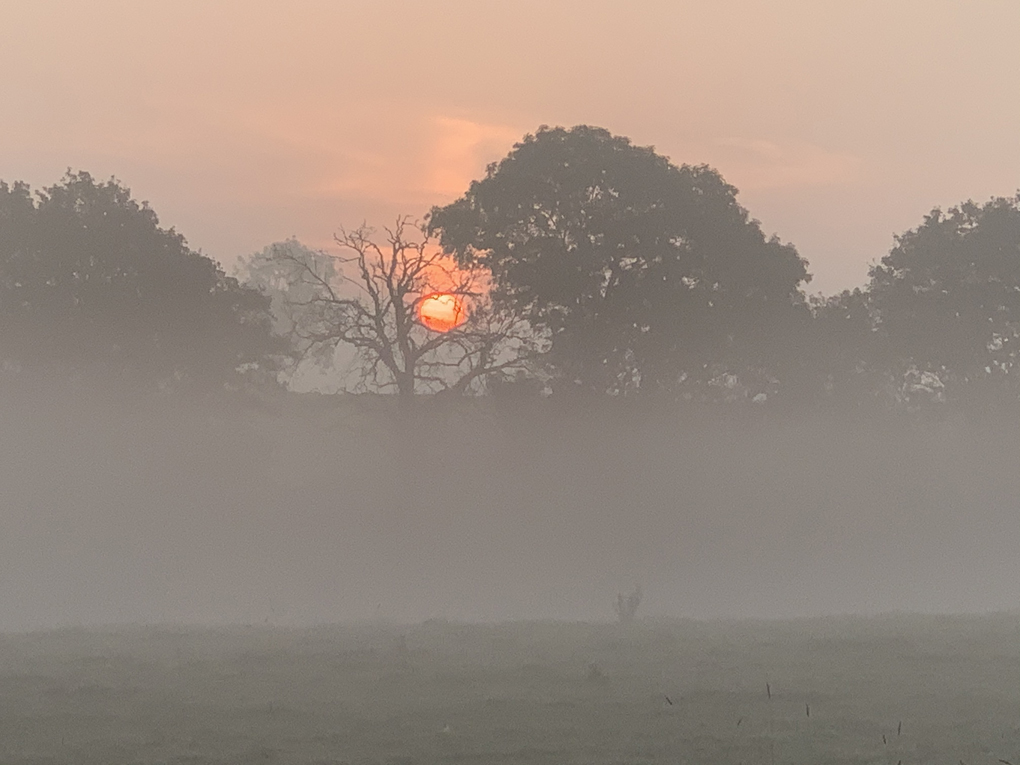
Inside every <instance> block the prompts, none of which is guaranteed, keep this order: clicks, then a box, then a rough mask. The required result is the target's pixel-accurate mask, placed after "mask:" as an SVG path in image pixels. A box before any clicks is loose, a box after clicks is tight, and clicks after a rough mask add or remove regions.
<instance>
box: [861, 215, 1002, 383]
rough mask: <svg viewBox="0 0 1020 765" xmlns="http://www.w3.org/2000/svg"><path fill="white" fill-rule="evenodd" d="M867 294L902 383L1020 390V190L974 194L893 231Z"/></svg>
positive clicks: (873, 270) (895, 371)
mask: <svg viewBox="0 0 1020 765" xmlns="http://www.w3.org/2000/svg"><path fill="white" fill-rule="evenodd" d="M870 276H871V281H870V284H869V287H868V296H869V300H870V302H871V305H872V306H873V308H874V311H875V314H876V317H877V324H878V329H879V331H880V334H881V337H882V339H883V340H884V341H885V343H887V347H888V350H887V353H888V356H889V360H890V362H891V364H892V365H893V370H892V371H893V372H894V374H895V375H896V376H897V378H899V379H900V381H901V385H902V386H903V387H904V392H905V393H907V394H909V393H910V392H911V391H913V392H914V393H915V394H917V393H920V394H926V395H929V396H935V397H938V398H946V397H948V398H950V399H952V398H956V397H958V396H960V395H961V394H962V393H963V391H968V395H969V396H970V397H972V398H973V397H982V398H984V397H985V396H992V397H993V398H1000V397H1002V396H1006V397H1007V398H1009V399H1011V400H1013V401H1014V402H1015V400H1016V398H1017V394H1018V393H1020V384H1018V382H1017V378H1018V375H1020V195H1017V196H1015V197H1012V198H997V199H992V200H990V201H989V202H987V203H985V204H983V205H977V204H975V203H974V202H967V203H965V204H962V205H959V206H957V207H953V208H951V209H949V210H948V211H946V212H943V211H942V210H940V209H935V210H933V211H932V212H931V213H930V214H929V215H928V216H926V217H925V219H924V222H923V223H922V224H921V225H920V226H918V227H917V228H915V229H911V230H909V231H907V232H906V233H904V234H902V235H901V236H899V237H897V240H896V245H895V247H893V249H892V250H891V251H890V252H889V254H888V255H886V256H885V257H884V258H882V260H881V262H880V263H879V264H877V265H876V266H874V267H873V268H872V269H871V274H870Z"/></svg>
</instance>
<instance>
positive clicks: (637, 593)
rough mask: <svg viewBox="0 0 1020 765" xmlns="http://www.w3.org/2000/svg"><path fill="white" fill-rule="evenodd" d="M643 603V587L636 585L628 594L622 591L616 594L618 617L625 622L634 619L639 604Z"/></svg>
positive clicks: (615, 607)
mask: <svg viewBox="0 0 1020 765" xmlns="http://www.w3.org/2000/svg"><path fill="white" fill-rule="evenodd" d="M640 605H641V588H640V587H635V588H634V589H633V590H632V591H631V592H630V593H629V594H628V595H624V594H623V593H622V592H621V593H618V594H617V596H616V605H615V606H614V609H615V611H616V618H617V619H618V620H619V621H620V622H621V623H623V624H627V623H630V622H632V621H634V618H635V617H636V616H637V610H638V606H640Z"/></svg>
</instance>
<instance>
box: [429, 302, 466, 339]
mask: <svg viewBox="0 0 1020 765" xmlns="http://www.w3.org/2000/svg"><path fill="white" fill-rule="evenodd" d="M418 319H419V320H420V321H421V323H422V324H424V325H425V326H426V327H428V328H429V329H431V330H433V331H435V332H449V331H450V330H451V329H455V328H457V327H459V326H460V325H461V324H463V323H464V322H465V321H467V311H465V310H464V301H463V300H462V299H461V298H460V297H459V296H458V295H454V294H451V293H449V292H433V293H432V294H431V295H428V296H426V297H425V298H423V299H422V301H421V302H420V303H419V304H418Z"/></svg>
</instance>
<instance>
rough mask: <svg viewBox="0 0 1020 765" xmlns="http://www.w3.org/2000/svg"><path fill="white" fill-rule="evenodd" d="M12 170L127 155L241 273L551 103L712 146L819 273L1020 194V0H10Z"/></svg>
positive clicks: (2, 160)
mask: <svg viewBox="0 0 1020 765" xmlns="http://www.w3.org/2000/svg"><path fill="white" fill-rule="evenodd" d="M0 17H3V19H4V24H3V26H4V30H5V34H4V41H3V44H2V45H0V179H3V180H6V181H8V182H10V181H14V180H24V181H27V182H28V183H30V184H31V185H32V186H33V187H34V188H39V187H43V186H48V185H51V184H53V183H55V182H57V181H58V180H59V179H60V177H61V176H62V175H63V173H64V172H65V171H66V170H67V169H68V168H72V169H74V170H86V171H88V172H90V173H92V174H93V175H94V176H96V177H99V178H109V177H111V176H115V177H116V178H117V179H119V180H120V181H121V182H122V183H124V184H125V185H126V186H128V187H129V188H130V189H131V190H132V192H133V195H134V196H135V197H136V198H138V199H143V200H147V201H148V202H149V203H150V204H151V205H152V207H153V208H154V209H155V210H156V212H157V213H158V215H159V216H160V220H161V222H162V223H163V224H164V225H167V226H173V227H175V228H176V229H177V230H178V231H179V232H180V233H182V234H184V236H185V237H186V238H187V239H188V242H189V243H190V244H191V246H192V247H195V248H197V249H200V250H201V251H202V252H204V253H205V254H207V255H209V256H211V257H213V258H215V259H216V260H219V261H220V262H222V263H223V264H224V265H225V267H227V269H228V270H230V269H231V268H232V267H233V264H234V263H235V262H236V259H237V257H238V256H241V255H247V254H250V253H252V252H255V251H257V250H260V249H261V248H263V247H264V246H266V245H268V244H270V243H271V242H274V241H280V240H282V239H285V238H287V237H290V236H296V237H298V238H299V239H300V240H301V241H303V242H305V243H306V244H309V245H311V246H314V247H323V248H326V249H327V250H328V249H329V248H330V245H331V242H332V234H333V232H334V231H336V229H337V228H338V227H339V226H341V225H343V226H347V227H353V226H357V225H359V224H361V223H368V224H369V225H373V226H376V227H381V226H383V225H386V224H388V223H390V222H392V221H393V220H394V219H395V218H396V216H397V215H403V214H406V215H411V216H421V215H423V214H424V213H426V212H427V211H428V209H429V208H430V207H431V206H432V205H435V204H445V203H447V202H450V201H452V200H454V199H455V198H457V197H458V196H460V195H461V194H462V193H463V192H464V191H465V190H466V189H467V187H468V184H469V183H470V181H471V180H472V179H476V178H479V177H481V176H482V174H483V173H484V170H485V167H486V165H487V164H488V163H490V162H494V161H498V160H499V159H501V158H502V157H504V156H505V155H506V154H507V153H508V152H509V151H510V149H511V148H512V146H513V144H514V143H515V142H516V141H518V140H520V139H521V138H522V137H523V136H524V135H525V134H527V133H530V132H534V131H535V130H536V129H537V128H538V127H539V126H540V125H563V126H573V125H577V124H588V125H597V126H600V127H604V128H607V129H609V130H610V131H612V132H613V133H616V134H619V135H625V136H628V137H629V138H630V139H631V140H632V141H633V142H634V143H636V144H638V145H651V146H654V147H655V148H656V150H657V151H659V152H660V153H662V154H665V155H667V156H668V157H670V158H671V159H672V161H673V162H675V163H676V164H684V163H688V164H702V163H707V164H709V165H711V166H713V167H715V168H716V169H717V170H719V171H720V172H721V173H722V175H723V176H724V177H725V178H726V179H727V181H729V182H730V183H732V184H733V185H735V186H736V187H737V188H738V189H739V190H740V195H739V199H740V201H741V203H742V204H743V205H744V206H745V207H747V208H748V209H749V211H750V213H751V215H752V216H753V217H754V218H757V219H758V220H760V221H761V223H762V226H763V228H764V230H765V231H766V233H767V234H776V235H778V236H779V237H780V238H781V239H782V240H783V241H786V242H791V243H793V244H794V245H796V247H797V248H798V250H799V252H800V253H801V255H802V256H804V257H806V258H807V259H808V261H809V262H810V271H811V273H812V274H813V275H814V279H813V281H812V282H811V284H810V285H808V288H807V289H808V292H810V293H812V294H814V293H819V292H821V293H824V294H831V293H833V292H836V291H838V290H841V289H844V288H848V287H853V286H858V285H863V284H864V283H865V281H866V279H867V269H868V265H869V264H870V263H873V262H875V261H877V260H878V259H880V258H881V257H882V256H883V255H884V254H886V253H887V252H888V250H889V249H890V247H891V246H892V245H893V244H894V235H895V234H899V233H903V232H904V231H906V230H908V229H910V228H913V227H916V226H917V225H919V224H920V223H921V222H922V220H923V217H924V215H925V214H926V213H928V212H929V211H930V210H931V209H932V208H934V207H936V206H940V207H943V208H945V207H949V206H952V205H954V204H958V203H960V202H963V201H965V200H967V199H974V200H976V201H983V200H987V199H988V198H990V197H992V196H1005V195H1013V194H1015V193H1017V190H1018V189H1020V45H1017V42H1016V41H1017V36H1018V33H1020V2H1016V0H919V1H917V2H915V1H914V0H881V1H880V2H873V1H872V0H853V1H852V2H845V1H839V2H836V1H832V2H830V1H829V0H767V1H766V0H760V1H755V0H714V1H713V2H704V1H702V0H699V1H696V2H695V1H691V2H688V1H687V0H645V1H644V2H642V1H641V0H631V1H630V2H626V3H625V2H614V1H611V0H587V2H574V1H573V0H515V1H514V2H499V1H497V0H492V1H491V2H490V1H486V2H479V1H478V0H428V1H425V0H421V1H419V2H386V1H385V0H375V1H374V2H361V1H360V0H334V1H333V2H326V1H324V0H287V2H283V1H282V0H280V1H278V2H263V1H261V0H223V1H217V0H202V1H201V2H200V1H198V0H173V1H172V2H170V0H164V1H163V2H154V1H151V0H135V1H134V2H109V1H107V0H80V1H78V0H63V1H61V0H51V1H50V2H33V3H28V2H24V1H23V0H0Z"/></svg>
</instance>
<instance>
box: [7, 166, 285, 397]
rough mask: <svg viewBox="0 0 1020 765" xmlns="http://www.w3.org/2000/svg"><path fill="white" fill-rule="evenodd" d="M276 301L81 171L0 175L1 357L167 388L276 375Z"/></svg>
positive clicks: (26, 368) (36, 367) (44, 369)
mask: <svg viewBox="0 0 1020 765" xmlns="http://www.w3.org/2000/svg"><path fill="white" fill-rule="evenodd" d="M268 309H269V302H268V300H267V299H266V298H265V297H264V296H262V295H261V294H260V293H259V292H258V291H256V290H252V289H247V288H244V287H242V286H241V285H240V284H239V283H238V282H237V280H236V279H233V278H231V277H228V276H226V275H225V274H224V272H223V270H222V269H221V268H220V267H219V265H218V264H216V263H215V262H214V261H212V260H211V259H209V258H208V257H205V256H204V255H201V254H199V253H197V252H194V251H193V250H191V249H189V248H188V246H187V243H186V242H185V240H184V238H183V237H182V236H181V235H180V234H178V233H176V232H175V231H174V230H173V229H164V228H161V227H160V226H159V220H158V218H157V217H156V214H155V212H153V211H152V210H151V209H150V208H149V207H148V205H147V204H145V203H141V204H139V203H138V202H136V201H135V200H133V199H132V198H131V194H130V191H129V190H128V189H127V188H124V187H123V186H121V185H120V184H119V183H118V182H117V181H116V180H113V179H111V180H109V181H107V182H105V183H98V182H96V181H95V180H93V178H92V177H91V176H90V175H89V174H88V173H86V172H78V173H72V172H68V174H67V175H66V176H65V177H64V178H63V180H62V181H61V183H59V184H56V185H54V186H52V187H49V188H46V189H44V190H42V191H40V192H37V193H36V194H32V192H31V190H30V189H29V187H28V186H27V185H26V184H24V183H14V184H12V185H8V184H6V183H2V182H0V321H2V325H3V333H2V335H0V356H2V359H3V362H4V365H5V367H6V368H7V370H8V371H10V370H20V372H21V373H22V374H25V375H31V374H33V373H39V374H47V375H50V374H53V373H54V372H58V373H59V374H60V375H71V376H72V377H77V378H82V377H84V376H90V375H94V374H98V375H100V376H101V377H102V378H103V379H104V380H105V381H106V382H107V383H109V382H110V381H111V380H114V379H117V380H121V381H124V382H127V383H130V384H139V385H142V386H148V387H151V386H158V387H161V388H163V389H167V388H172V389H182V388H196V387H197V388H221V387H222V386H224V385H228V386H238V385H243V384H249V383H251V382H252V381H255V380H258V381H261V382H271V381H273V380H275V373H276V369H277V368H278V366H279V355H280V353H281V352H283V351H284V350H285V348H284V343H283V342H282V341H280V340H279V339H278V338H274V337H273V335H272V332H271V316H270V313H269V310H268Z"/></svg>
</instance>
